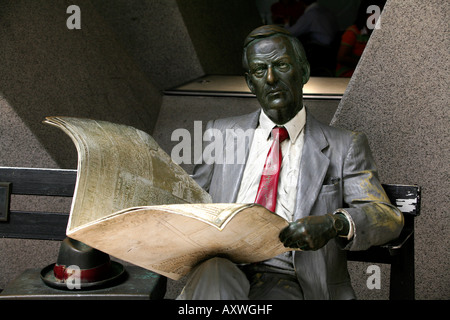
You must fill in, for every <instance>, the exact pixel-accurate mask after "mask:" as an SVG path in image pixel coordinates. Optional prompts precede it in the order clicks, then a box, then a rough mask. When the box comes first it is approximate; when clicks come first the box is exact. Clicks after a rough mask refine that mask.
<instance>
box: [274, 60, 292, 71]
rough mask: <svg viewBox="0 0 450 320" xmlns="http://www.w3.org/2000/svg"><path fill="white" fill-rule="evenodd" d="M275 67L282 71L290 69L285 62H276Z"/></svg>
mask: <svg viewBox="0 0 450 320" xmlns="http://www.w3.org/2000/svg"><path fill="white" fill-rule="evenodd" d="M277 69H278V70H280V71H283V72H286V71H288V70H289V69H290V66H289V64H288V63H286V62H279V63H277Z"/></svg>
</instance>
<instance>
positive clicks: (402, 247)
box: [0, 167, 420, 300]
mask: <svg viewBox="0 0 450 320" xmlns="http://www.w3.org/2000/svg"><path fill="white" fill-rule="evenodd" d="M75 181H76V170H63V169H29V168H8V167H0V237H3V238H22V239H45V240H62V239H64V238H65V237H66V235H65V230H66V226H67V222H68V217H69V214H68V213H53V212H35V211H32V212H25V211H11V210H9V201H10V197H11V195H14V194H17V195H37V196H60V197H72V196H73V192H74V187H75ZM383 187H384V189H385V190H386V193H387V195H388V197H389V198H390V200H391V202H392V203H393V204H394V205H396V206H397V207H398V208H399V209H400V211H402V212H403V214H404V216H405V227H404V228H403V230H402V233H401V235H400V236H399V238H398V239H396V240H395V241H392V242H390V243H388V244H386V245H383V246H377V247H372V248H370V249H369V250H366V251H351V252H348V260H350V261H362V262H372V263H383V264H390V265H391V276H390V299H391V300H399V299H407V300H413V299H414V287H415V276H414V218H415V217H416V216H418V215H419V214H420V187H418V186H411V185H391V184H390V185H383Z"/></svg>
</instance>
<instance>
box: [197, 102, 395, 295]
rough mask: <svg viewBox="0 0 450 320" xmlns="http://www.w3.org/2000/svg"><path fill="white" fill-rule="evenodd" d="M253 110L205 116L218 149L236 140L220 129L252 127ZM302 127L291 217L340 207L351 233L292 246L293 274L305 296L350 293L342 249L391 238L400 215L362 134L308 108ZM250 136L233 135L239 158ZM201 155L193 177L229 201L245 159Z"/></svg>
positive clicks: (256, 117)
mask: <svg viewBox="0 0 450 320" xmlns="http://www.w3.org/2000/svg"><path fill="white" fill-rule="evenodd" d="M259 113H260V111H257V112H254V113H251V114H248V115H244V116H238V117H232V118H226V119H220V120H214V121H210V122H209V123H208V125H207V129H210V128H214V129H216V130H219V131H220V132H221V133H222V137H223V149H224V150H226V149H227V148H228V149H230V148H235V144H236V141H235V140H233V138H232V135H228V136H227V135H226V130H227V129H228V130H230V129H234V130H243V131H244V132H245V131H246V130H252V129H255V128H256V127H257V125H258V120H259ZM304 130H305V138H304V139H305V140H304V147H303V151H302V166H301V169H300V176H299V183H298V186H297V200H296V204H295V212H294V219H299V218H301V217H305V216H308V215H323V214H326V213H332V212H334V211H335V210H337V209H341V208H344V210H346V211H347V213H348V214H350V215H351V217H352V219H353V222H354V225H355V234H354V236H353V238H352V239H351V240H350V241H348V240H346V239H344V238H336V239H335V241H329V242H328V243H327V245H325V246H324V247H323V248H321V249H319V250H317V251H296V252H295V254H294V267H295V270H296V274H297V278H298V280H299V283H300V284H301V286H302V289H303V293H304V297H305V299H353V298H355V294H354V291H353V289H352V287H351V283H350V277H349V274H348V270H347V260H346V253H345V250H343V249H347V250H365V249H367V248H369V247H370V246H373V245H380V244H383V243H386V242H388V241H389V240H392V239H394V238H396V237H397V236H398V235H399V233H400V231H401V229H402V227H403V216H402V214H401V213H400V211H399V210H397V208H395V207H394V206H392V205H391V204H390V202H389V199H388V198H387V196H386V194H385V192H384V190H383V188H382V186H381V184H380V181H379V180H378V175H377V170H376V167H375V163H374V160H373V158H372V154H371V151H370V149H369V145H368V141H367V138H366V136H365V134H363V133H357V132H350V131H347V130H344V129H339V128H334V127H330V126H328V125H325V124H323V123H320V122H318V121H317V120H316V119H314V118H313V117H312V116H311V115H310V113H309V112H308V111H307V118H306V125H305V129H304ZM250 132H251V131H250ZM252 138H253V135H249V139H247V140H246V141H242V139H241V141H240V142H239V140H238V143H245V146H244V148H243V149H241V150H244V151H245V159H247V156H248V152H249V149H250V146H251V140H252ZM204 156H205V155H204ZM206 156H207V155H206ZM236 156H237V154H235V157H236ZM204 160H205V161H204V162H205V163H202V164H200V165H197V166H196V167H195V169H194V173H193V178H194V179H195V180H196V181H197V183H199V184H200V186H202V187H203V188H204V189H205V190H206V191H208V192H209V193H210V195H211V197H212V199H213V201H214V202H217V203H221V202H224V203H227V202H235V201H236V198H237V194H238V191H239V186H240V184H241V180H242V176H243V172H244V168H245V163H242V164H239V163H237V162H234V163H230V164H227V163H218V162H221V161H215V162H214V161H211V159H204ZM208 160H209V161H208ZM206 163H210V164H206Z"/></svg>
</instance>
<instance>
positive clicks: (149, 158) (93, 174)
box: [45, 117, 211, 232]
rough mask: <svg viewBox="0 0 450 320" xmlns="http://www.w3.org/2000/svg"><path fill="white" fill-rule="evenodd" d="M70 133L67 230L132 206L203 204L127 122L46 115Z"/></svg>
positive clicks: (186, 179)
mask: <svg viewBox="0 0 450 320" xmlns="http://www.w3.org/2000/svg"><path fill="white" fill-rule="evenodd" d="M45 122H46V123H48V124H51V125H54V126H57V127H58V128H60V129H62V130H63V131H64V132H65V133H66V134H68V135H69V136H70V138H71V139H72V141H73V142H74V144H75V146H76V148H77V152H78V170H77V171H78V172H77V182H76V186H75V193H74V197H73V201H72V208H71V213H70V218H69V223H68V226H67V232H68V231H70V230H71V229H73V228H77V227H80V226H82V225H84V224H87V223H89V222H92V221H95V220H98V219H100V218H102V217H105V216H107V215H110V214H112V213H114V212H117V211H120V210H123V209H126V208H130V207H136V206H146V205H161V204H174V203H208V202H211V197H210V196H209V194H208V193H207V192H206V191H204V190H203V189H202V188H201V187H200V186H199V185H198V184H197V183H196V182H195V181H194V180H193V179H192V178H191V177H190V176H189V175H188V174H187V173H186V172H185V171H184V170H183V169H182V168H181V167H180V166H178V165H177V164H175V163H174V162H173V161H172V159H171V158H170V156H169V155H167V154H166V153H165V152H164V151H163V150H162V149H161V148H160V147H159V146H158V144H157V143H156V141H155V140H154V139H153V138H152V137H151V136H150V135H148V134H147V133H145V132H143V131H140V130H137V129H135V128H133V127H130V126H125V125H120V124H114V123H110V122H106V121H97V120H90V119H80V118H72V117H47V118H46V120H45Z"/></svg>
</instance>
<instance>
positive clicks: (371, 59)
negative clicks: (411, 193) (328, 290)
mask: <svg viewBox="0 0 450 320" xmlns="http://www.w3.org/2000/svg"><path fill="white" fill-rule="evenodd" d="M449 9H450V3H449V2H448V1H440V0H430V1H419V0H411V1H401V0H389V1H388V2H387V4H386V6H385V8H384V11H383V14H382V16H381V26H380V29H378V30H375V32H374V33H373V34H372V37H371V40H370V42H369V44H368V46H367V47H366V50H365V52H364V55H363V57H362V60H361V61H360V64H359V65H358V67H357V70H356V72H355V74H354V76H353V78H352V79H351V81H350V83H349V86H348V88H347V92H346V94H345V95H344V97H343V99H342V101H341V103H340V105H339V108H338V110H337V112H336V114H335V118H334V120H333V122H332V123H333V125H335V126H341V127H345V128H349V129H352V130H359V131H364V132H366V133H367V135H368V138H369V141H370V143H371V147H372V151H373V153H374V156H375V158H376V161H377V164H378V166H379V170H380V176H381V180H382V181H383V182H385V183H402V184H417V185H419V186H421V187H422V214H421V215H420V216H419V217H418V218H417V219H416V234H415V261H416V262H415V266H416V299H449V298H450V290H449V286H450V275H449V272H448V270H449V262H450V259H449V250H448V248H449V241H450V234H449V219H448V203H449V201H448V200H449V197H448V191H449V190H450V174H449V173H450V165H449V164H450V163H449V160H448V159H449V158H450V131H449V130H450V126H449V123H450V108H449V91H448V88H449V51H448V48H449V47H450V46H449V37H448V14H449ZM354 267H355V268H358V269H359V270H364V268H362V267H361V266H354ZM360 273H363V272H360ZM364 277H366V278H367V275H364V274H363V275H361V277H360V278H358V279H359V280H358V281H359V282H361V283H364V282H362V281H364ZM382 289H387V288H382ZM374 291H377V290H374ZM374 294H375V295H376V294H378V293H376V292H369V290H367V289H366V288H363V286H362V289H361V292H360V296H361V297H362V298H364V297H366V298H367V297H371V296H373V295H374Z"/></svg>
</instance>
